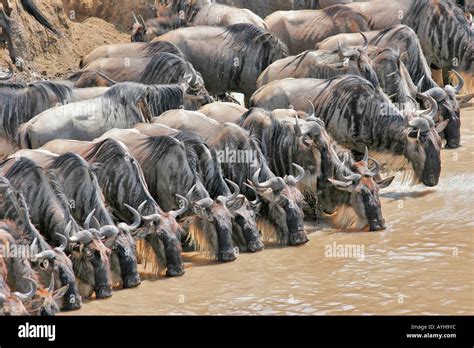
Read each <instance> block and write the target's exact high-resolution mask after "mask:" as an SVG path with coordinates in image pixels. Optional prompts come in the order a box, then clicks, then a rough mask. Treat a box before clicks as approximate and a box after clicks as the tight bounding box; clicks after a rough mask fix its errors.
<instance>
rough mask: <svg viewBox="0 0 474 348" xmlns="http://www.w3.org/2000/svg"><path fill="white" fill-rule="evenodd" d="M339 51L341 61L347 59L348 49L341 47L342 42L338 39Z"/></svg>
mask: <svg viewBox="0 0 474 348" xmlns="http://www.w3.org/2000/svg"><path fill="white" fill-rule="evenodd" d="M337 49H338V53H339V57H340V58H341V59H342V58H347V56H346V54H345V53H344V50H345V49H346V48H345V47H342V46H341V42H340V41H339V39H337Z"/></svg>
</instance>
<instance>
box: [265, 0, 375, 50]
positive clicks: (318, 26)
mask: <svg viewBox="0 0 474 348" xmlns="http://www.w3.org/2000/svg"><path fill="white" fill-rule="evenodd" d="M265 23H266V24H267V26H268V30H269V31H270V32H271V33H272V34H273V35H275V36H276V37H277V38H279V39H280V40H281V41H283V42H284V43H285V44H286V45H287V46H288V50H289V54H291V55H297V54H300V53H301V52H303V51H307V50H314V49H315V48H316V44H317V43H318V42H320V41H322V40H324V39H326V38H328V37H330V36H333V35H336V34H339V33H354V32H357V31H362V32H364V31H367V30H369V28H370V27H369V23H367V20H366V19H365V17H364V16H363V15H360V14H358V13H356V12H354V11H352V10H351V9H350V8H347V7H345V6H342V5H336V6H332V7H329V8H326V9H324V10H317V11H315V10H302V11H278V12H275V13H273V14H271V15H270V16H268V17H267V18H265Z"/></svg>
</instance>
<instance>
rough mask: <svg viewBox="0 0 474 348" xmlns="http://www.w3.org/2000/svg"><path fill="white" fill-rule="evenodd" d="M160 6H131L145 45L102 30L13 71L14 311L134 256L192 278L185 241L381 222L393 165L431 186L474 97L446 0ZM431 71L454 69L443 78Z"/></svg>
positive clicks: (37, 306) (4, 131)
mask: <svg viewBox="0 0 474 348" xmlns="http://www.w3.org/2000/svg"><path fill="white" fill-rule="evenodd" d="M234 2H236V1H234ZM343 2H344V3H347V2H348V1H343ZM22 4H24V8H25V10H27V11H28V12H29V13H31V14H32V15H33V16H34V17H35V18H36V19H37V20H38V22H40V23H41V24H42V25H43V26H45V27H46V28H48V29H49V30H50V31H51V32H52V33H53V34H56V35H61V34H60V33H59V31H58V30H56V29H55V28H54V27H53V26H52V24H51V23H50V22H49V21H48V20H47V19H46V17H45V16H44V15H42V14H41V13H40V12H38V8H37V7H36V6H35V5H34V3H33V2H32V1H29V0H23V1H22ZM2 12H3V10H2ZM156 15H157V16H156V18H152V19H149V20H147V21H145V20H144V19H143V18H141V16H140V14H135V13H134V14H132V18H133V20H134V22H135V24H134V25H133V33H132V42H131V43H126V44H115V45H108V46H103V47H98V48H97V49H95V50H93V51H92V52H90V53H89V54H88V55H86V56H84V57H83V59H82V60H81V62H78V64H79V65H80V68H81V70H80V71H78V72H77V73H75V74H74V75H72V76H70V77H69V78H67V79H64V80H48V81H38V82H33V83H29V84H24V83H14V82H11V81H8V80H10V79H12V78H13V77H14V74H13V70H12V71H10V72H8V73H4V74H2V75H1V76H0V78H1V79H2V80H3V81H2V82H1V83H0V101H1V106H0V158H1V159H2V162H1V163H0V219H1V221H0V247H1V249H0V250H1V251H2V255H0V304H1V308H2V313H3V314H6V315H22V314H33V315H38V314H39V315H53V314H55V313H57V312H58V311H59V310H73V309H77V308H80V307H81V305H82V298H84V297H91V296H95V298H97V299H100V298H107V297H110V296H112V293H113V289H114V288H118V287H122V288H131V287H136V286H138V285H139V284H140V281H141V280H140V275H139V272H138V268H137V267H138V264H140V263H143V264H145V263H151V264H153V267H154V270H155V271H156V272H157V273H158V274H161V275H166V276H169V277H175V276H181V275H183V274H184V272H185V271H184V265H183V258H182V253H183V251H184V252H189V251H195V252H198V253H201V254H202V255H204V256H206V257H208V258H209V259H214V260H216V261H218V262H229V261H233V260H235V259H236V258H237V257H238V253H239V251H240V252H250V253H254V252H258V251H261V250H263V249H264V245H265V244H268V243H273V244H278V245H281V246H298V245H303V244H305V243H307V242H308V240H309V239H308V236H307V232H306V229H305V224H304V221H305V216H306V218H307V219H308V218H309V219H315V220H319V219H321V218H322V217H328V218H329V221H330V222H331V223H332V224H333V226H334V228H339V229H342V230H345V231H380V230H383V229H385V228H386V223H385V220H384V217H383V210H382V207H381V203H380V199H379V190H381V189H383V188H386V187H387V186H389V185H390V184H391V183H392V181H393V179H394V176H390V175H391V174H393V173H395V172H398V171H403V172H405V173H406V174H408V175H407V176H408V177H410V178H411V179H412V182H413V183H422V184H424V185H426V186H430V187H433V186H436V185H437V184H438V183H439V179H440V174H441V149H442V147H443V144H445V146H446V147H448V148H457V147H459V146H460V144H461V132H460V127H461V121H460V109H461V107H462V106H463V105H464V104H465V103H467V102H468V101H469V99H470V98H471V97H472V95H470V96H469V95H468V96H462V97H461V96H459V95H458V93H459V92H460V91H461V90H462V88H463V84H464V80H463V78H462V77H461V75H460V74H459V72H463V73H465V74H468V75H469V74H473V69H474V68H473V42H474V41H473V33H474V31H473V29H472V23H471V22H470V20H471V19H472V17H471V16H469V15H468V14H467V13H464V12H463V11H462V8H461V7H459V6H458V4H456V3H455V2H454V1H452V0H416V1H412V0H393V1H390V2H386V1H372V2H358V3H354V4H347V5H337V4H336V5H334V6H330V7H327V8H325V9H322V10H300V11H278V12H275V13H273V14H271V15H270V16H268V17H267V18H266V19H265V20H263V19H262V18H260V17H259V16H257V15H256V14H254V13H252V12H250V11H249V10H246V9H238V8H236V7H231V6H227V5H222V4H216V3H215V2H213V1H208V0H175V1H173V0H171V1H163V0H162V1H157V2H156ZM0 17H1V21H0V25H1V26H2V27H3V29H4V30H3V34H4V35H6V41H7V44H8V43H9V42H11V40H9V38H8V35H10V31H9V30H8V28H9V22H8V16H6V14H5V13H4V12H3V13H2V16H0ZM139 18H140V19H139ZM137 41H141V42H137ZM10 44H11V43H10ZM9 50H10V53H11V52H13V51H14V48H13V47H9ZM430 68H437V69H443V70H444V71H446V72H449V71H450V70H452V72H453V74H454V76H455V77H456V79H455V81H454V82H453V83H452V84H448V83H446V84H443V85H441V86H440V85H438V84H437V83H436V82H435V81H434V79H433V78H432V75H431V70H430ZM444 75H445V77H446V78H447V80H449V74H447V73H446V74H444ZM451 76H452V75H451ZM446 82H448V81H446ZM231 93H242V94H243V95H244V99H245V106H242V105H240V104H239V103H238V102H237V101H236V99H235V98H234V95H233V94H231Z"/></svg>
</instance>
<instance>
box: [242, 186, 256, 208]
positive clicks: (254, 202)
mask: <svg viewBox="0 0 474 348" xmlns="http://www.w3.org/2000/svg"><path fill="white" fill-rule="evenodd" d="M244 185H245V186H247V187H248V188H249V189H251V190H252V191H253V192H254V193H255V197H257V198H256V199H255V200H254V201H249V202H250V203H251V204H252V206H256V205H257V204H259V203H260V197H259V196H258V193H257V190H255V187H253V186H252V185H249V184H247V183H245V182H244Z"/></svg>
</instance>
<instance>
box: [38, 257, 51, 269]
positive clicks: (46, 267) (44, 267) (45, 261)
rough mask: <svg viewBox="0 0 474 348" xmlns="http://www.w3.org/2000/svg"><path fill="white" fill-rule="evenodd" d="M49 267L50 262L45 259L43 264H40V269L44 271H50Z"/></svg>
mask: <svg viewBox="0 0 474 348" xmlns="http://www.w3.org/2000/svg"><path fill="white" fill-rule="evenodd" d="M48 267H49V261H48V259H45V260H43V261H42V262H41V263H40V268H41V269H43V270H46V269H48Z"/></svg>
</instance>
